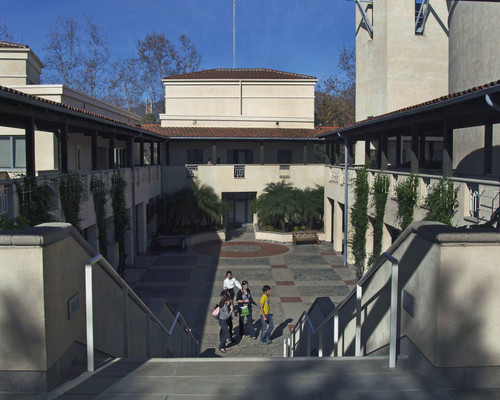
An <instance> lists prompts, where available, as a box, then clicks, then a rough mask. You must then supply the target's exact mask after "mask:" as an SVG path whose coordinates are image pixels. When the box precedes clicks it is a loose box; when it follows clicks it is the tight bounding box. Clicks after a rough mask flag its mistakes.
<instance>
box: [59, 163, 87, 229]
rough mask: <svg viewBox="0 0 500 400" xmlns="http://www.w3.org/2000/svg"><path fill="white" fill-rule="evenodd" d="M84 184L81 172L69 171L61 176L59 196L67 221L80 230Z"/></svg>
mask: <svg viewBox="0 0 500 400" xmlns="http://www.w3.org/2000/svg"><path fill="white" fill-rule="evenodd" d="M82 193H83V184H82V180H81V177H80V175H79V174H77V173H75V172H67V173H65V174H63V175H61V176H60V177H59V198H60V200H61V208H62V211H63V214H64V218H65V220H66V222H69V223H70V224H71V225H73V226H74V227H75V228H76V229H78V230H80V222H81V218H80V206H81V202H82Z"/></svg>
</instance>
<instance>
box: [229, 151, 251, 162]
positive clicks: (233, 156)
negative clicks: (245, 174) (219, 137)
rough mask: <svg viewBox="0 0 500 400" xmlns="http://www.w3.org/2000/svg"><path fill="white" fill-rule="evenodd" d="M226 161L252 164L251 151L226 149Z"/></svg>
mask: <svg viewBox="0 0 500 400" xmlns="http://www.w3.org/2000/svg"><path fill="white" fill-rule="evenodd" d="M227 162H228V164H252V163H253V151H252V150H247V149H244V150H240V149H235V150H228V151H227Z"/></svg>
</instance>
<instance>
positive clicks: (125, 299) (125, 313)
mask: <svg viewBox="0 0 500 400" xmlns="http://www.w3.org/2000/svg"><path fill="white" fill-rule="evenodd" d="M122 330H123V357H128V288H127V287H126V286H125V287H124V288H123V327H122Z"/></svg>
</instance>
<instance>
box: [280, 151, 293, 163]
mask: <svg viewBox="0 0 500 400" xmlns="http://www.w3.org/2000/svg"><path fill="white" fill-rule="evenodd" d="M291 162H292V150H278V164H290V163H291Z"/></svg>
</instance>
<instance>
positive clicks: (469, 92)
mask: <svg viewBox="0 0 500 400" xmlns="http://www.w3.org/2000/svg"><path fill="white" fill-rule="evenodd" d="M496 86H500V80H497V81H493V82H490V83H485V84H483V85H479V86H475V87H472V88H470V89H466V90H462V91H460V92H455V93H450V94H447V95H445V96H441V97H437V98H435V99H432V100H428V101H425V102H423V103H419V104H415V105H412V106H408V107H405V108H401V109H399V110H395V111H391V112H388V113H385V114H381V115H377V116H375V117H370V118H367V119H364V120H362V121H357V122H355V123H353V124H350V125H345V126H343V127H341V128H335V129H330V131H334V132H332V133H335V132H337V131H339V132H340V131H343V130H349V129H354V128H356V127H357V126H360V125H365V124H367V123H370V124H371V123H376V122H378V121H379V120H383V119H386V118H391V117H394V118H396V117H399V116H400V114H403V113H406V112H411V111H417V112H418V111H421V110H423V109H425V108H427V107H433V106H439V105H441V104H443V105H444V104H445V103H446V102H447V101H450V100H457V101H460V100H461V99H460V98H461V97H464V96H470V95H473V94H478V95H481V93H480V92H482V91H484V90H486V89H489V88H494V87H496Z"/></svg>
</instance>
